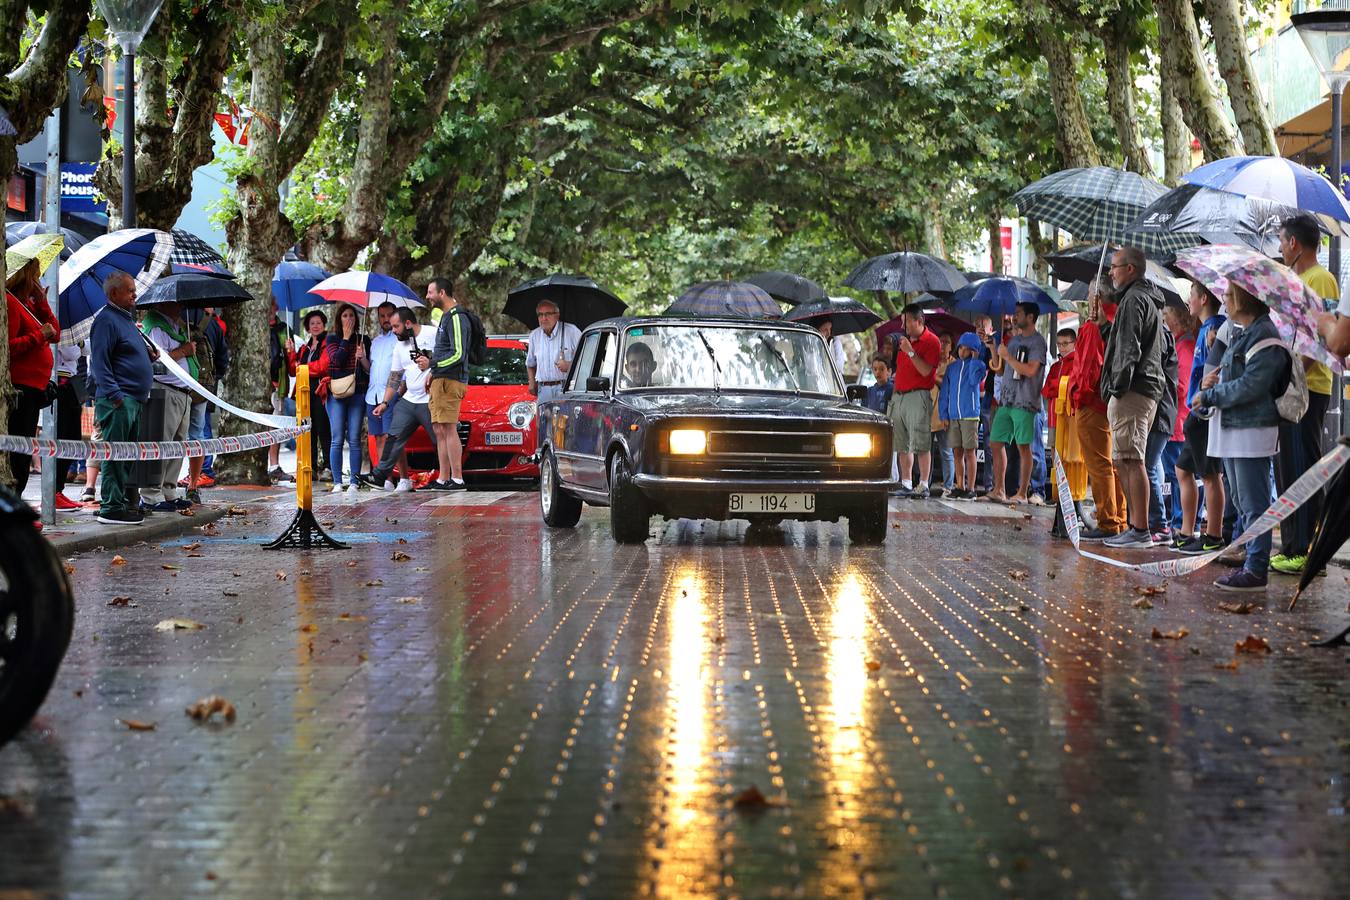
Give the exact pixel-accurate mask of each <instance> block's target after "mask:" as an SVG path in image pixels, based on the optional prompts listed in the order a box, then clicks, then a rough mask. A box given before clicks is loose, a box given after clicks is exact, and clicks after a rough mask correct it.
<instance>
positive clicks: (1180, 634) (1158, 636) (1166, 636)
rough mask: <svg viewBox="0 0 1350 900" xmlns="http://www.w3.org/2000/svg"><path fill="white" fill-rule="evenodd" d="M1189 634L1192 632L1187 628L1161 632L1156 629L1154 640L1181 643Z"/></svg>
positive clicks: (1154, 630)
mask: <svg viewBox="0 0 1350 900" xmlns="http://www.w3.org/2000/svg"><path fill="white" fill-rule="evenodd" d="M1188 634H1190V631H1188V630H1187V629H1185V628H1178V629H1177V630H1176V631H1159V630H1158V629H1156V628H1155V629H1153V640H1155V641H1179V640H1181V639H1182V638H1184V637H1185V636H1186V635H1188Z"/></svg>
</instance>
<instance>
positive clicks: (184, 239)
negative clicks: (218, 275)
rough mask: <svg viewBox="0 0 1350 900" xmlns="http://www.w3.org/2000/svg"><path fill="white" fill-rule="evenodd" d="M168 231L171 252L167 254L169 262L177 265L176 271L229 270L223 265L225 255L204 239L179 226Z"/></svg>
mask: <svg viewBox="0 0 1350 900" xmlns="http://www.w3.org/2000/svg"><path fill="white" fill-rule="evenodd" d="M170 233H171V234H172V235H173V252H171V253H170V254H169V263H170V264H171V265H173V266H175V267H178V268H177V269H176V271H181V272H183V273H186V272H192V271H197V272H200V271H207V272H210V271H220V272H227V271H229V270H228V269H227V268H226V267H225V257H223V256H221V255H220V254H219V253H217V252H216V251H215V249H214V248H212V247H211V245H210V244H208V243H207V242H206V241H204V240H202V239H201V238H199V237H197V236H196V235H195V234H192V233H191V232H188V231H183V230H182V229H181V228H175V229H174V230H173V231H172V232H170Z"/></svg>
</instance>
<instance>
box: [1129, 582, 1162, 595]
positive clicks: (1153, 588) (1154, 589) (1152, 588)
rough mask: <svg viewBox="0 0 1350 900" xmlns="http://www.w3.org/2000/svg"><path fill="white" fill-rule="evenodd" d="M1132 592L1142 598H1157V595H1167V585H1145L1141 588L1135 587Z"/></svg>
mask: <svg viewBox="0 0 1350 900" xmlns="http://www.w3.org/2000/svg"><path fill="white" fill-rule="evenodd" d="M1134 590H1135V593H1137V594H1140V595H1142V596H1144V597H1156V596H1158V595H1159V594H1165V593H1167V585H1166V584H1146V585H1144V586H1143V587H1137V588H1135V589H1134Z"/></svg>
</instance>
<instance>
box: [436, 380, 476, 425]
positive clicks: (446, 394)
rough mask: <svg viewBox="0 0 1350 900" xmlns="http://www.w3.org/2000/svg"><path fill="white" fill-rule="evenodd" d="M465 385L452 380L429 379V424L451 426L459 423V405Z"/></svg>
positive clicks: (462, 399)
mask: <svg viewBox="0 0 1350 900" xmlns="http://www.w3.org/2000/svg"><path fill="white" fill-rule="evenodd" d="M465 387H467V385H465V384H464V382H462V381H455V380H454V379H453V378H433V379H431V392H430V393H431V403H430V404H429V405H428V406H429V409H430V410H431V424H433V425H451V424H454V423H456V422H458V421H459V405H460V403H462V402H463V401H464V389H465Z"/></svg>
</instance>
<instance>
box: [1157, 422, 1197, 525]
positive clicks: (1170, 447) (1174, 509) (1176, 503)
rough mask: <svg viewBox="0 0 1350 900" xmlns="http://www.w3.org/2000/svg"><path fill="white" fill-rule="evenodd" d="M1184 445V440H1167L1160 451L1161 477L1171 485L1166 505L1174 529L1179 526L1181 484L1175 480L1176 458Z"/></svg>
mask: <svg viewBox="0 0 1350 900" xmlns="http://www.w3.org/2000/svg"><path fill="white" fill-rule="evenodd" d="M1184 446H1186V442H1185V441H1168V442H1167V446H1165V447H1163V452H1162V469H1163V478H1164V479H1165V480H1166V481H1167V484H1168V485H1169V486H1170V487H1171V493H1170V495H1169V496H1168V497H1167V498H1166V499H1167V507H1168V509H1170V510H1171V516H1170V518H1171V521H1172V528H1173V529H1174V530H1175V529H1177V528H1180V527H1181V485H1180V483H1179V482H1178V481H1177V459H1178V458H1179V457H1180V456H1181V448H1182V447H1184ZM1200 490H1201V491H1202V492H1203V491H1204V487H1203V486H1201V488H1200ZM1165 518H1166V517H1165Z"/></svg>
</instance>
